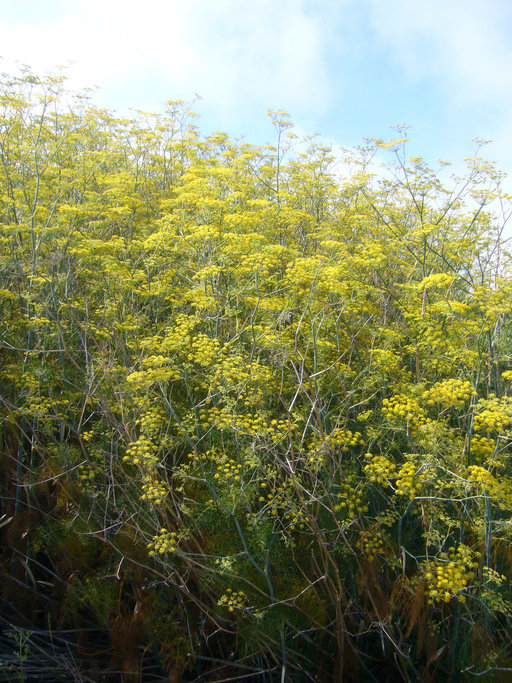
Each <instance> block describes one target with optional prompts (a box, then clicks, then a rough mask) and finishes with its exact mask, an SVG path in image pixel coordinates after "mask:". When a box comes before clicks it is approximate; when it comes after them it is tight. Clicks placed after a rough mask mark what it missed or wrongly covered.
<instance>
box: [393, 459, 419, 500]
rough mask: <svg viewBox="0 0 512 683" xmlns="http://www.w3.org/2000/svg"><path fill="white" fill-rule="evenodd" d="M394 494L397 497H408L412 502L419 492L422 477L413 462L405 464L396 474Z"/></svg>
mask: <svg viewBox="0 0 512 683" xmlns="http://www.w3.org/2000/svg"><path fill="white" fill-rule="evenodd" d="M397 477H398V479H397V482H396V490H395V493H396V494H397V495H399V496H408V497H409V498H410V499H411V500H413V499H414V498H415V497H416V495H417V494H418V492H419V491H420V490H421V487H422V484H423V480H424V477H423V476H422V474H421V473H420V472H418V468H417V466H416V465H415V464H414V463H413V462H406V463H404V464H403V465H402V467H401V468H400V469H399V471H398V473H397Z"/></svg>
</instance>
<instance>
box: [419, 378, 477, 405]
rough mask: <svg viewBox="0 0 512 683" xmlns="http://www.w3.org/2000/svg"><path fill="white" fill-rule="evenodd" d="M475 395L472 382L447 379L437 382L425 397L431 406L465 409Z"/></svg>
mask: <svg viewBox="0 0 512 683" xmlns="http://www.w3.org/2000/svg"><path fill="white" fill-rule="evenodd" d="M474 394H475V391H474V389H473V387H472V386H471V382H468V381H465V380H461V379H447V380H445V381H444V382H436V384H434V385H433V386H432V387H431V388H430V389H428V390H427V391H425V393H424V394H423V397H424V398H425V399H426V403H427V405H429V406H434V405H440V406H441V407H442V408H464V406H466V405H467V403H468V401H469V400H470V398H471V397H472V396H473V395H474Z"/></svg>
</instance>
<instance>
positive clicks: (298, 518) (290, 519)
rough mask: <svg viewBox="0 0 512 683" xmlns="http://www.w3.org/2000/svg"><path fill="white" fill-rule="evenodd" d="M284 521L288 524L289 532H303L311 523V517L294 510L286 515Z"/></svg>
mask: <svg viewBox="0 0 512 683" xmlns="http://www.w3.org/2000/svg"><path fill="white" fill-rule="evenodd" d="M284 519H285V520H286V522H287V523H288V529H289V531H295V530H296V529H300V530H302V529H305V528H306V524H307V523H308V522H309V515H307V514H306V513H305V512H304V511H303V510H292V511H290V512H287V513H286V515H285V516H284Z"/></svg>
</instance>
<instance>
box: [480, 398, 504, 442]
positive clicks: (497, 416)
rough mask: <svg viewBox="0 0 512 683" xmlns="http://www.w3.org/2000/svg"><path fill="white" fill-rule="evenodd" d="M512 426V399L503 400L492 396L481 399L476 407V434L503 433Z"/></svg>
mask: <svg viewBox="0 0 512 683" xmlns="http://www.w3.org/2000/svg"><path fill="white" fill-rule="evenodd" d="M511 424H512V398H511V397H505V398H502V399H499V398H496V396H493V395H490V396H489V398H487V399H481V400H480V401H478V404H477V406H476V415H475V416H474V418H473V429H474V430H475V432H485V433H486V434H490V433H491V432H493V431H494V432H498V433H501V432H503V431H505V430H506V429H507V428H509V427H510V426H511Z"/></svg>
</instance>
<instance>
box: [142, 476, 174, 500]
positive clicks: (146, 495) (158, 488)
mask: <svg viewBox="0 0 512 683" xmlns="http://www.w3.org/2000/svg"><path fill="white" fill-rule="evenodd" d="M166 495H167V488H166V487H165V485H164V484H163V482H162V481H160V480H159V479H157V478H156V476H152V475H148V476H147V477H145V478H144V482H143V484H142V495H141V497H140V499H141V500H147V501H148V502H150V503H153V504H155V505H160V504H161V503H162V502H163V500H164V498H165V496H166Z"/></svg>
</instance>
